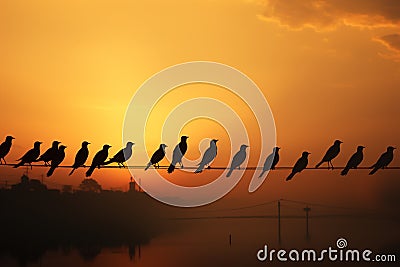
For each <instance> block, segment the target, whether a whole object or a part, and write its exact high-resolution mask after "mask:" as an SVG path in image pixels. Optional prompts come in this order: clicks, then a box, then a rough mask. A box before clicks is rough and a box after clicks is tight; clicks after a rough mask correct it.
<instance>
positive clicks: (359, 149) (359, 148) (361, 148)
mask: <svg viewBox="0 0 400 267" xmlns="http://www.w3.org/2000/svg"><path fill="white" fill-rule="evenodd" d="M364 148H365V146H358V147H357V151H362V150H363V149H364Z"/></svg>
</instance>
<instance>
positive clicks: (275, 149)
mask: <svg viewBox="0 0 400 267" xmlns="http://www.w3.org/2000/svg"><path fill="white" fill-rule="evenodd" d="M279 149H281V148H280V147H277V146H276V147H274V149H273V151H275V152H277V151H279Z"/></svg>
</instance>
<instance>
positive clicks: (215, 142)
mask: <svg viewBox="0 0 400 267" xmlns="http://www.w3.org/2000/svg"><path fill="white" fill-rule="evenodd" d="M217 142H218V139H213V140H211V141H210V144H212V143H214V144H217Z"/></svg>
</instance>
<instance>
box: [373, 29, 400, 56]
mask: <svg viewBox="0 0 400 267" xmlns="http://www.w3.org/2000/svg"><path fill="white" fill-rule="evenodd" d="M378 40H379V41H380V42H381V43H382V44H384V45H385V46H386V47H387V48H389V49H390V50H393V51H395V52H400V34H397V33H395V34H388V35H384V36H382V37H380V38H378Z"/></svg>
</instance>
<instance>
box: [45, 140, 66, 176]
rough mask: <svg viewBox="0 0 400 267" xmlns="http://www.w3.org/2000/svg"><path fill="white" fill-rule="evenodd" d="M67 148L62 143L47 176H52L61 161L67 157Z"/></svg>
mask: <svg viewBox="0 0 400 267" xmlns="http://www.w3.org/2000/svg"><path fill="white" fill-rule="evenodd" d="M66 148H67V147H66V146H63V145H61V146H60V147H59V148H58V150H57V153H56V154H55V155H54V157H53V159H52V160H51V163H50V169H49V171H48V172H47V177H50V176H51V175H52V174H53V172H54V170H55V169H56V168H57V167H58V165H60V163H61V162H62V161H63V160H64V158H65V151H64V150H65V149H66Z"/></svg>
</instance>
